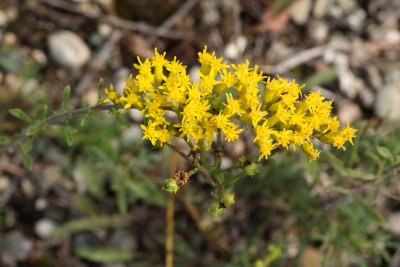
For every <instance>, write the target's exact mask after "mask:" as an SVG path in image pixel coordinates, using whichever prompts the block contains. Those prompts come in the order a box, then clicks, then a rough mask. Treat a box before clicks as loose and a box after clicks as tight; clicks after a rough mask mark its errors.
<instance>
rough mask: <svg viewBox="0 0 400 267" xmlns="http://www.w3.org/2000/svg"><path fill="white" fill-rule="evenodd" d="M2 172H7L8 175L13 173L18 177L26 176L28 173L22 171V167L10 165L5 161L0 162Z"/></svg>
mask: <svg viewBox="0 0 400 267" xmlns="http://www.w3.org/2000/svg"><path fill="white" fill-rule="evenodd" d="M0 170H2V171H6V172H8V173H11V174H13V175H16V176H20V177H21V176H24V175H25V174H26V171H25V170H24V169H22V168H21V167H19V166H17V165H14V164H11V163H8V162H6V161H5V160H2V161H0Z"/></svg>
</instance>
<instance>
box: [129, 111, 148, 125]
mask: <svg viewBox="0 0 400 267" xmlns="http://www.w3.org/2000/svg"><path fill="white" fill-rule="evenodd" d="M128 115H129V117H130V118H131V119H132V120H134V121H135V122H140V123H142V122H143V121H144V116H145V115H144V113H142V112H140V110H138V109H129V110H128Z"/></svg>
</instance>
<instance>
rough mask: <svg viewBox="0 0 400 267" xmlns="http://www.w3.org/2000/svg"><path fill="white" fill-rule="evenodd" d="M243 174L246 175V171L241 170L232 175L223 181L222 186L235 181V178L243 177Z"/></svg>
mask: <svg viewBox="0 0 400 267" xmlns="http://www.w3.org/2000/svg"><path fill="white" fill-rule="evenodd" d="M245 175H246V172H245V171H242V172H240V173H238V174H236V175H235V176H233V177H232V178H231V179H229V180H227V181H225V182H224V186H227V185H231V184H234V183H236V181H237V180H239V179H240V178H241V177H243V176H245Z"/></svg>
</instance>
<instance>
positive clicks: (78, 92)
mask: <svg viewBox="0 0 400 267" xmlns="http://www.w3.org/2000/svg"><path fill="white" fill-rule="evenodd" d="M121 36H122V34H121V31H119V30H115V31H113V33H112V34H111V36H110V38H109V39H108V40H107V42H106V43H105V44H104V45H103V47H102V48H101V50H100V52H99V53H98V54H97V56H96V57H95V58H94V59H93V62H92V64H91V65H90V67H89V69H88V70H87V72H86V73H85V74H84V75H83V77H82V78H81V79H80V80H79V82H78V84H77V85H76V86H75V90H74V93H75V94H74V98H72V99H71V105H72V106H75V105H76V104H77V103H78V102H79V98H80V96H82V95H83V93H84V92H85V90H86V89H87V87H88V86H89V84H91V83H92V81H93V77H94V76H95V75H96V73H97V72H98V70H99V69H100V67H101V66H102V65H103V64H104V62H105V60H106V59H107V57H109V56H110V55H111V52H112V50H113V49H114V46H115V44H116V43H117V42H118V41H119V40H120V39H121Z"/></svg>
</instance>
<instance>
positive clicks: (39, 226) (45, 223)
mask: <svg viewBox="0 0 400 267" xmlns="http://www.w3.org/2000/svg"><path fill="white" fill-rule="evenodd" d="M56 227H57V224H56V223H55V222H54V221H53V220H51V219H48V218H43V219H40V220H39V221H37V222H36V224H35V233H36V234H37V235H38V236H39V237H40V238H42V239H47V238H49V237H50V236H51V234H52V233H53V231H54V230H55V229H56Z"/></svg>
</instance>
